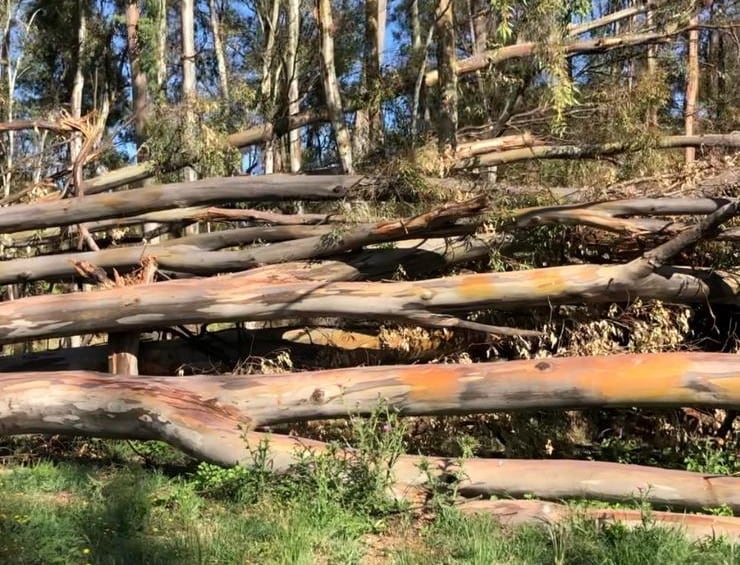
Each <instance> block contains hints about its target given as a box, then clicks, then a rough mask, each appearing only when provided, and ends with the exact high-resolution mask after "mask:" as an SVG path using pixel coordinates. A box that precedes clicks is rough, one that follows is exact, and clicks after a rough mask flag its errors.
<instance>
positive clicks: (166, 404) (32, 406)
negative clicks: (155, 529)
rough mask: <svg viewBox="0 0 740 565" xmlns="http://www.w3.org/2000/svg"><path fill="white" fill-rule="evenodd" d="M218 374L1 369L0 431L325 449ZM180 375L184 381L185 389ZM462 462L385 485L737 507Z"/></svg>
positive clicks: (642, 470)
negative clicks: (256, 428)
mask: <svg viewBox="0 0 740 565" xmlns="http://www.w3.org/2000/svg"><path fill="white" fill-rule="evenodd" d="M653 370H656V369H655V367H653ZM224 379H225V377H223V378H222V377H218V378H215V379H214V381H213V382H212V383H211V385H210V389H206V388H205V387H202V386H195V385H198V383H200V382H202V379H193V378H189V377H179V378H177V377H173V378H169V379H157V378H152V377H127V378H114V377H112V376H110V375H101V374H84V373H67V374H60V373H36V374H33V373H23V374H12V373H11V374H4V375H1V376H0V395H2V398H3V402H2V403H0V433H3V434H25V433H63V434H71V435H90V436H96V437H108V438H130V439H141V440H161V441H165V442H168V443H170V444H171V445H173V446H175V447H178V448H180V449H182V450H184V451H185V452H187V453H189V454H191V455H193V456H195V457H197V458H199V459H202V460H206V461H211V462H215V463H218V464H222V465H234V464H237V463H243V464H250V463H252V462H253V460H252V453H254V449H255V448H256V447H257V446H258V445H259V443H260V442H262V441H265V440H267V441H268V442H269V446H270V458H271V460H272V466H273V468H274V469H275V470H276V471H284V470H286V469H288V468H289V467H290V466H291V465H293V464H294V463H295V462H296V461H297V456H299V455H300V452H301V451H305V450H307V449H308V450H314V451H317V450H323V449H324V448H325V444H322V443H320V442H316V441H310V440H304V439H300V438H294V437H287V436H279V435H266V434H261V433H258V432H253V431H248V430H249V429H250V427H251V426H252V425H254V421H253V420H252V418H251V416H250V415H249V414H248V413H246V412H244V411H242V410H241V409H240V407H239V406H237V404H234V403H231V402H223V401H222V399H220V398H218V397H217V396H215V395H213V394H211V393H212V392H213V391H214V390H218V391H220V392H221V393H222V394H227V393H228V395H229V396H230V398H232V399H233V398H238V397H239V396H240V394H242V393H243V391H244V390H246V391H247V394H249V395H252V396H254V395H256V394H257V393H258V391H256V390H249V389H240V387H239V385H240V381H239V379H236V380H235V382H233V383H231V382H229V380H228V379H227V380H224ZM643 380H646V379H645V378H643ZM735 380H737V377H735ZM187 381H189V382H190V386H185V383H186V382H187ZM417 388H418V390H419V392H420V393H421V394H422V395H423V394H425V391H426V389H425V388H424V385H423V384H421V383H417ZM287 392H288V391H285V393H287ZM242 395H243V394H242ZM321 401H322V398H321V394H320V393H317V394H316V395H315V396H314V398H313V399H312V400H310V402H313V403H318V402H321ZM376 402H377V397H376ZM420 402H427V400H425V399H421V400H420ZM348 404H351V402H350V403H348ZM346 410H347V408H345V411H346ZM340 456H344V457H352V452H351V451H345V452H343V453H342V454H340ZM462 465H463V466H462V469H461V468H460V463H459V461H458V460H457V459H455V460H452V459H445V458H434V457H432V458H422V457H415V456H403V457H401V458H400V459H399V460H398V461H397V462H396V463H395V466H394V468H393V472H394V479H395V481H396V488H395V489H394V491H395V492H396V493H397V494H398V495H400V496H404V493H405V492H412V491H415V490H417V489H418V488H419V487H420V486H423V485H424V484H426V483H427V482H428V481H429V478H430V475H432V476H434V475H438V476H441V477H447V476H452V475H454V476H457V477H462V479H461V481H460V483H459V492H460V494H461V495H463V496H480V495H484V496H490V495H499V496H523V495H525V494H531V495H534V496H536V497H539V498H547V499H563V498H579V497H588V498H597V499H603V500H634V499H636V498H637V499H639V500H643V501H646V502H651V503H654V504H665V505H675V506H681V507H689V508H703V507H716V506H721V505H723V504H726V505H728V506H729V507H730V508H732V509H733V510H735V511H738V510H740V478H739V477H719V476H707V475H702V474H699V473H691V472H687V471H672V470H663V469H654V468H650V467H641V466H634V465H622V464H618V463H601V462H580V461H567V460H544V461H527V460H496V459H494V460H487V459H467V460H465V461H464V463H463V464H462Z"/></svg>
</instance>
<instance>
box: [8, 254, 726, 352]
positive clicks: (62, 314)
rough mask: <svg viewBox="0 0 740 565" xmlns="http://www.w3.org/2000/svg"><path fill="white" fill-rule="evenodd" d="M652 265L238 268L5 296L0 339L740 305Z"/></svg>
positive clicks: (717, 289)
mask: <svg viewBox="0 0 740 565" xmlns="http://www.w3.org/2000/svg"><path fill="white" fill-rule="evenodd" d="M646 267H647V268H646ZM652 271H653V269H652V268H651V267H650V265H649V264H647V265H646V264H645V263H644V262H643V263H640V262H639V261H634V262H632V263H628V264H626V265H571V266H564V267H552V268H546V269H536V270H531V271H512V272H501V273H488V274H475V275H462V276H455V277H446V278H438V279H430V280H424V281H411V282H393V283H381V282H320V281H316V282H314V281H298V280H296V281H295V282H292V281H290V279H287V278H282V279H278V280H275V279H265V280H264V281H263V280H259V279H255V278H254V277H248V278H245V277H240V276H239V275H232V276H223V277H217V278H212V279H208V280H206V281H204V280H197V279H196V280H175V281H168V282H162V283H157V284H151V285H142V286H136V287H128V288H120V289H112V290H103V291H100V292H95V293H75V294H71V295H46V296H35V297H29V298H23V299H19V300H14V301H11V302H4V303H2V304H0V342H2V343H8V342H12V341H20V340H24V339H33V338H41V337H53V336H65V335H75V334H81V333H94V332H102V331H120V330H127V329H131V330H133V329H138V330H144V329H149V328H156V327H166V326H172V325H176V324H192V323H206V322H216V321H219V322H227V321H245V320H274V319H282V318H286V317H306V316H328V317H345V318H362V319H376V320H398V321H404V322H408V323H413V324H414V325H426V326H432V327H459V326H460V320H459V319H458V318H454V317H450V314H451V313H454V312H458V313H459V312H471V311H476V310H480V309H486V308H499V309H506V308H521V307H530V306H536V305H551V304H582V303H587V304H598V303H610V302H631V301H633V300H634V299H636V298H642V299H658V300H663V301H665V302H673V303H684V304H692V303H700V304H706V303H714V304H738V302H739V300H738V298H739V295H738V290H739V283H740V278H739V277H738V275H736V274H732V273H725V272H722V271H710V270H698V269H696V270H695V269H691V268H688V267H663V268H658V269H655V271H654V272H652ZM289 281H290V282H289ZM267 283H269V284H267ZM481 329H484V330H485V331H488V329H490V328H486V327H483V328H481Z"/></svg>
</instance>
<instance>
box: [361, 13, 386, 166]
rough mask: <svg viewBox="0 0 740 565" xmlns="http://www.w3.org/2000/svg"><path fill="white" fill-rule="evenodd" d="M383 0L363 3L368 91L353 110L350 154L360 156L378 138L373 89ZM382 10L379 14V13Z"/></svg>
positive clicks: (377, 81) (379, 130) (377, 73)
mask: <svg viewBox="0 0 740 565" xmlns="http://www.w3.org/2000/svg"><path fill="white" fill-rule="evenodd" d="M385 8H386V3H385V1H384V0H367V2H366V3H365V45H364V54H363V58H364V66H365V69H364V75H363V82H364V85H363V87H364V90H366V91H367V93H368V95H369V100H368V102H367V106H366V107H365V108H360V109H358V110H357V112H356V113H355V116H356V117H355V128H354V131H353V142H354V143H353V150H354V157H356V158H358V159H361V158H362V157H364V156H365V155H366V154H367V153H368V152H369V151H371V150H372V149H374V148H375V147H377V146H378V144H379V143H380V142H381V140H382V137H383V133H382V127H383V125H382V118H381V114H380V100H379V98H378V97H377V91H378V89H379V88H380V80H381V76H380V59H381V49H382V45H383V41H382V36H383V35H384V34H385V29H382V30H381V28H380V22H381V19H382V21H383V23H385ZM381 10H382V15H381Z"/></svg>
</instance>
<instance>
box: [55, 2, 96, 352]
mask: <svg viewBox="0 0 740 565" xmlns="http://www.w3.org/2000/svg"><path fill="white" fill-rule="evenodd" d="M77 16H78V22H77V53H76V56H75V75H74V81H73V83H72V97H71V100H70V115H71V116H72V117H73V118H75V119H77V120H79V119H80V118H81V117H82V93H83V91H84V89H85V76H84V75H83V73H82V57H83V53H84V48H85V39H86V35H87V20H86V17H85V12H84V7H83V5H82V2H81V1H80V0H78V1H77ZM81 150H82V134H80V133H76V134H74V137H72V139H71V141H70V143H69V161H70V166H71V167H72V168H73V169H74V167H75V163H76V162H77V158H78V157H79V155H80V151H81ZM75 180H79V179H75ZM75 192H76V194H77V196H82V194H83V190H82V186H75ZM78 229H79V226H78ZM74 285H76V283H73V290H75V288H74ZM76 289H77V290H79V291H81V292H90V290H91V288H90V285H87V284H82V285H80V286H79V287H76ZM61 343H62V344H63V345H64V346H66V347H79V346H80V345H81V344H82V336H81V335H73V336H69V338H63V339H62V342H61Z"/></svg>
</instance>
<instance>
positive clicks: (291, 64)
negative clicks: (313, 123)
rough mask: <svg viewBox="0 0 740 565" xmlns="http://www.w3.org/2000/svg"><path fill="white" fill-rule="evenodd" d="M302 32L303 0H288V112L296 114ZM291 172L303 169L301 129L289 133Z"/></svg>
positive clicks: (286, 65) (298, 105) (298, 104)
mask: <svg viewBox="0 0 740 565" xmlns="http://www.w3.org/2000/svg"><path fill="white" fill-rule="evenodd" d="M300 32H301V0H288V45H287V54H286V57H285V59H286V60H285V73H286V75H287V77H288V104H287V105H288V114H289V115H290V116H295V115H297V114H298V112H299V111H300V109H301V108H300V102H299V101H298V96H299V92H298V75H299V71H300V69H299V68H298V38H299V36H300ZM288 154H289V158H290V172H291V173H297V172H299V171H300V170H301V165H302V163H301V134H300V130H299V129H292V130H290V132H289V133H288Z"/></svg>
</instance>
